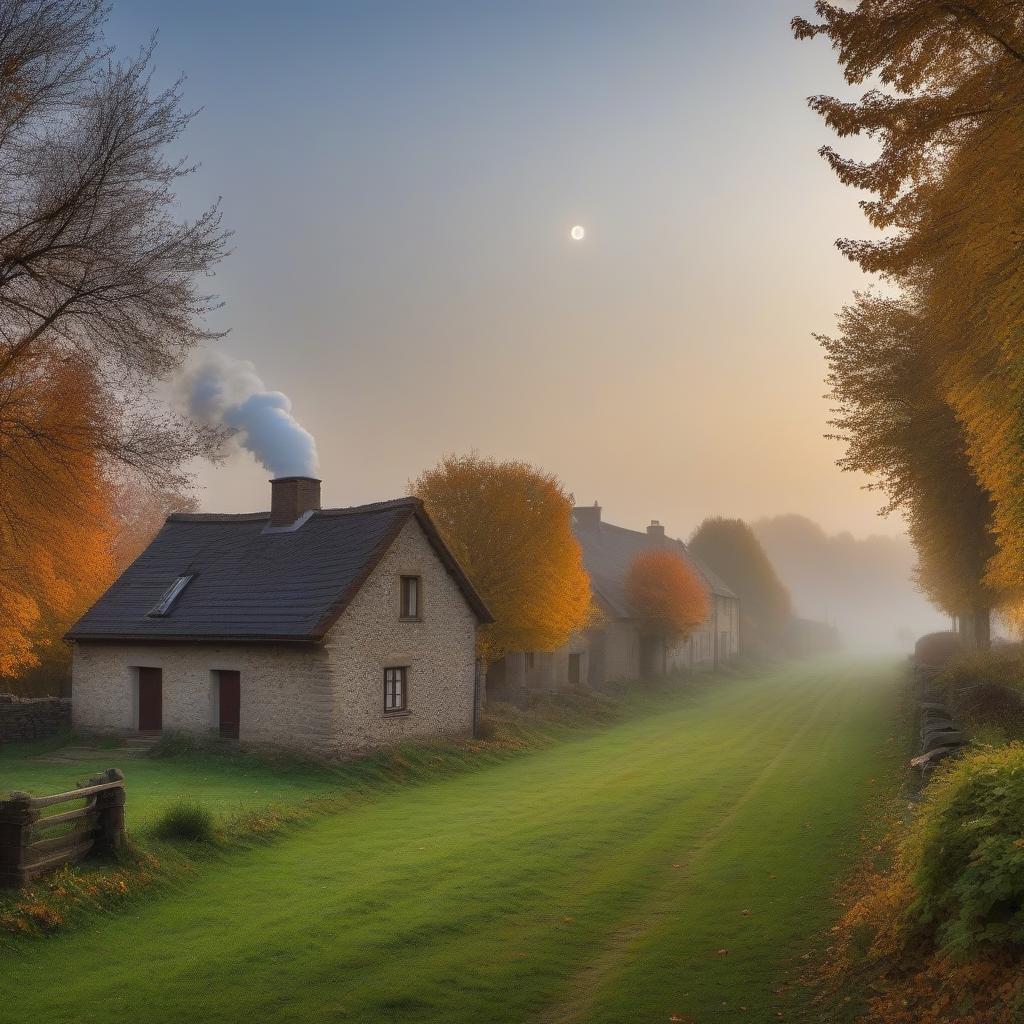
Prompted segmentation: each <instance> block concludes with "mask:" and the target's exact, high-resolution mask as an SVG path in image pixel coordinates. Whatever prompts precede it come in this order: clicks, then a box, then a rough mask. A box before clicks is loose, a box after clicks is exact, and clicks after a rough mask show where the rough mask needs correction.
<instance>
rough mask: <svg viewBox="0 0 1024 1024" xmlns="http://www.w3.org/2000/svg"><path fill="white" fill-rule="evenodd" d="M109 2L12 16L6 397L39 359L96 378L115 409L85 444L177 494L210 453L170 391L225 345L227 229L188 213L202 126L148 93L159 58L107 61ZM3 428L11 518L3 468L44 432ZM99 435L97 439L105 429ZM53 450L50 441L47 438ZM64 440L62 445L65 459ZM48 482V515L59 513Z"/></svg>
mask: <svg viewBox="0 0 1024 1024" xmlns="http://www.w3.org/2000/svg"><path fill="white" fill-rule="evenodd" d="M104 15H105V6H104V4H102V3H101V2H99V0H7V2H6V3H4V4H3V5H2V8H0V382H2V381H3V380H5V379H7V378H8V377H12V376H13V377H16V378H17V379H18V380H19V381H23V380H24V379H26V377H27V376H30V375H31V374H32V373H33V372H34V367H35V366H37V365H38V363H37V362H36V360H37V359H38V358H39V355H40V353H42V352H49V353H52V354H53V355H54V357H56V358H61V359H66V358H72V357H73V358H74V359H75V360H76V361H77V362H78V364H81V365H84V366H86V367H88V371H89V374H90V377H91V380H92V384H93V386H94V387H95V388H96V389H97V390H98V391H99V392H101V393H102V394H103V396H104V400H105V402H106V403H107V408H106V410H105V415H104V416H103V421H102V428H101V429H90V426H91V425H90V424H82V430H83V433H82V435H81V437H80V441H79V443H80V444H81V445H82V446H83V448H84V447H85V446H88V447H90V448H91V450H92V451H94V452H95V453H96V454H97V456H98V457H99V458H100V459H102V460H108V461H114V462H117V463H119V464H122V465H124V466H127V467H131V468H132V469H134V470H135V471H138V472H141V473H143V474H145V475H147V476H149V477H151V478H153V479H156V480H159V481H160V482H161V483H163V484H167V483H174V484H180V483H181V482H182V474H181V469H180V467H181V466H182V465H183V463H184V462H185V461H186V460H187V459H189V458H191V457H192V456H195V455H198V454H203V453H206V452H209V451H212V450H213V449H212V448H211V441H212V439H211V438H210V436H209V433H208V432H206V431H204V430H203V429H202V428H199V427H197V426H195V425H193V424H192V423H190V422H189V421H188V420H187V419H184V418H182V417H180V416H177V415H176V414H174V413H173V412H171V411H170V410H169V409H168V407H167V406H166V404H165V403H163V402H161V401H160V399H159V395H158V387H159V385H160V382H161V381H163V380H164V379H166V378H167V376H168V375H169V374H170V373H171V372H172V371H174V370H175V369H176V368H177V367H179V366H180V365H181V363H182V360H183V359H184V357H185V356H186V355H187V354H188V353H189V352H190V351H191V350H192V349H193V348H195V346H196V345H198V344H200V343H201V342H203V341H205V340H208V339H210V338H212V337H214V336H215V335H214V334H213V333H211V332H210V331H209V330H207V329H206V328H204V326H203V324H202V321H203V317H204V315H205V314H206V313H207V312H208V311H209V310H210V309H211V308H212V306H213V300H212V299H211V297H209V296H207V295H204V294H202V293H200V292H198V291H197V290H196V282H197V281H198V280H200V279H201V278H202V277H203V276H204V275H206V274H207V273H208V272H209V271H210V270H211V268H212V267H213V266H214V265H215V264H216V262H217V261H218V260H219V259H220V257H221V256H222V255H223V252H224V242H225V236H224V233H223V231H222V230H221V227H220V214H219V213H218V211H217V210H216V209H211V210H208V211H207V212H206V213H204V214H201V215H200V216H199V217H198V219H196V220H194V221H182V220H179V219H177V218H176V216H175V212H174V204H175V196H174V193H173V191H172V186H173V185H174V184H175V182H176V181H177V180H178V179H180V178H181V177H182V176H183V175H186V174H188V173H189V172H190V171H191V169H192V168H191V166H190V165H188V164H187V163H185V162H182V161H179V160H169V159H168V158H167V156H166V155H165V153H166V151H167V150H168V149H169V148H170V147H172V146H174V145H176V144H177V142H178V140H179V137H180V135H181V132H182V131H183V130H184V128H185V126H186V125H187V124H188V121H189V119H190V117H191V115H190V114H189V113H187V112H185V111H183V110H182V106H181V94H180V89H179V88H178V86H173V87H171V88H170V89H168V90H165V91H164V92H161V93H159V94H155V95H153V94H151V93H150V85H149V74H150V67H149V64H150V56H151V50H145V51H144V52H143V53H142V55H141V56H139V57H137V58H136V59H134V60H132V61H129V62H128V63H125V64H119V63H116V62H114V61H113V60H111V58H110V55H109V52H108V51H106V50H105V49H104V48H103V46H102V40H101V29H102V21H103V18H104ZM16 413H17V410H16V409H15V410H12V409H8V410H7V413H6V415H5V417H4V419H3V420H2V421H0V514H4V515H7V516H8V518H9V519H13V518H17V517H20V516H24V514H25V510H24V509H16V508H15V509H12V496H11V494H10V492H9V491H8V490H7V489H6V488H4V487H3V486H2V481H3V480H4V479H5V477H6V473H5V466H4V461H3V460H4V459H5V458H8V457H9V454H10V451H11V449H12V447H13V446H14V445H15V444H16V438H17V436H18V432H19V431H24V430H26V429H36V430H37V429H38V425H37V424H30V423H23V422H19V421H18V420H17V419H16ZM93 426H95V425H93ZM38 440H39V441H40V443H41V442H43V441H44V440H45V438H42V437H39V438H38ZM66 443H67V439H66V438H65V437H64V436H63V435H62V436H60V437H58V438H55V439H54V444H56V445H58V446H60V445H65V444H66ZM50 464H51V463H50V462H45V463H41V464H40V465H39V466H38V467H37V470H36V471H37V474H38V477H39V480H40V486H41V487H42V488H45V489H46V490H47V492H48V494H47V497H48V500H49V501H50V502H53V501H55V500H59V496H58V491H57V488H56V487H55V486H54V483H53V481H48V480H47V479H45V472H46V469H47V467H48V466H49V465H50Z"/></svg>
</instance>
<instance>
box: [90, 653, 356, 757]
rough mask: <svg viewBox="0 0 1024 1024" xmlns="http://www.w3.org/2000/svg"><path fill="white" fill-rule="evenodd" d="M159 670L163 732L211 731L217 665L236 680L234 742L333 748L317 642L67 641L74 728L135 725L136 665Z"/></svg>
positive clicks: (323, 661) (330, 687) (327, 668)
mask: <svg viewBox="0 0 1024 1024" xmlns="http://www.w3.org/2000/svg"><path fill="white" fill-rule="evenodd" d="M140 667H150V668H159V669H160V670H161V674H162V684H163V685H162V690H163V731H164V732H173V731H180V732H186V733H191V734H194V735H199V736H216V735H217V732H218V722H219V718H220V708H219V704H218V676H217V673H218V671H224V670H234V671H237V672H238V673H239V675H240V679H241V686H240V689H241V723H240V728H239V739H240V741H241V742H242V743H248V744H256V745H264V746H276V747H287V748H290V749H293V750H298V751H300V752H302V753H306V754H309V755H311V756H314V757H325V756H330V755H332V754H334V753H335V752H336V742H335V737H334V736H333V735H332V732H331V716H332V714H333V711H334V693H335V687H334V683H333V680H332V676H331V664H330V659H329V657H328V655H327V652H326V651H325V650H324V649H323V648H319V647H313V646H309V647H306V646H301V647H300V646H296V647H290V646H286V645H283V644H276V645H275V644H213V643H211V644H205V643H196V644H110V643H87V642H82V641H79V642H78V643H76V644H75V654H74V662H73V668H72V687H71V699H72V704H73V708H74V711H73V718H74V725H75V728H76V729H78V730H81V731H83V732H97V733H130V732H135V731H136V730H137V729H138V721H139V719H138V716H139V695H138V669H139V668H140Z"/></svg>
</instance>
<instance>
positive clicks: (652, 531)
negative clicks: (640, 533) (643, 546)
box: [647, 519, 665, 541]
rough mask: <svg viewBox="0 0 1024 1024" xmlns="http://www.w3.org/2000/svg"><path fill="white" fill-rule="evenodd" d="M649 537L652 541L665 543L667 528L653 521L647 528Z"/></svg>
mask: <svg viewBox="0 0 1024 1024" xmlns="http://www.w3.org/2000/svg"><path fill="white" fill-rule="evenodd" d="M647 536H648V537H650V538H651V539H652V540H656V541H663V540H664V539H665V527H664V526H662V525H661V523H659V522H658V520H657V519H652V520H651V525H650V526H648V527H647Z"/></svg>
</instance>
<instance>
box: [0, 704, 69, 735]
mask: <svg viewBox="0 0 1024 1024" xmlns="http://www.w3.org/2000/svg"><path fill="white" fill-rule="evenodd" d="M70 728H71V701H69V700H65V699H64V698H62V697H15V696H14V695H13V694H10V693H0V743H21V742H24V741H25V740H39V739H44V738H45V737H47V736H55V735H57V734H58V733H61V732H66V731H67V730H68V729H70Z"/></svg>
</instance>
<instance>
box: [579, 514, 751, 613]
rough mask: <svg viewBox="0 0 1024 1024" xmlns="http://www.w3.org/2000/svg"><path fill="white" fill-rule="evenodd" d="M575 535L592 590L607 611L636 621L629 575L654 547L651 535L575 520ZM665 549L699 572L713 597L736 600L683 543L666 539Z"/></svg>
mask: <svg viewBox="0 0 1024 1024" xmlns="http://www.w3.org/2000/svg"><path fill="white" fill-rule="evenodd" d="M573 532H574V533H575V535H576V539H577V540H578V541H579V543H580V547H581V548H582V549H583V564H584V566H585V567H586V570H587V572H588V573H589V574H590V586H591V589H592V590H593V591H594V594H595V595H596V596H597V598H598V600H599V601H600V603H601V604H602V606H603V607H604V609H605V610H606V611H607V612H609V613H611V614H612V615H614V616H615V617H616V618H620V619H630V618H632V617H633V612H632V609H631V608H630V604H629V600H628V598H627V597H626V574H627V573H628V571H629V567H630V565H631V564H632V562H633V559H634V558H635V557H636V556H637V555H638V554H639V553H640V552H642V551H650V549H651V546H652V543H653V542H652V539H651V537H650V536H648V534H647V533H641V532H640V531H638V530H627V529H626V528H625V527H622V526H615V525H613V524H612V523H605V522H601V523H598V524H597V525H590V524H586V525H584V524H582V523H580V522H579V521H577V520H576V518H575V517H574V519H573ZM664 545H665V546H666V547H668V548H669V549H670V550H673V551H675V552H677V553H678V554H679V555H681V556H682V558H683V559H684V560H685V561H686V562H688V563H689V564H690V565H692V566H693V567H694V569H696V570H697V572H698V573H699V574H700V575H701V576H702V577H703V578H704V581H705V582H706V583H707V585H708V589H709V590H710V591H711V593H712V594H716V595H717V596H719V597H731V598H735V597H736V595H735V594H734V593H733V592H732V591H731V590H730V589H729V587H728V586H726V584H725V583H724V582H723V581H722V579H721V578H720V577H719V576H717V575H716V574H715V573H713V572H712V571H711V570H710V569H709V568H708V567H707V566H706V565H704V563H703V562H701V561H699V560H698V559H697V558H695V557H694V556H693V555H691V554H690V553H689V551H687V549H686V545H685V544H684V543H683V542H682V541H681V540H676V539H674V538H672V537H666V538H665V541H664Z"/></svg>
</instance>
